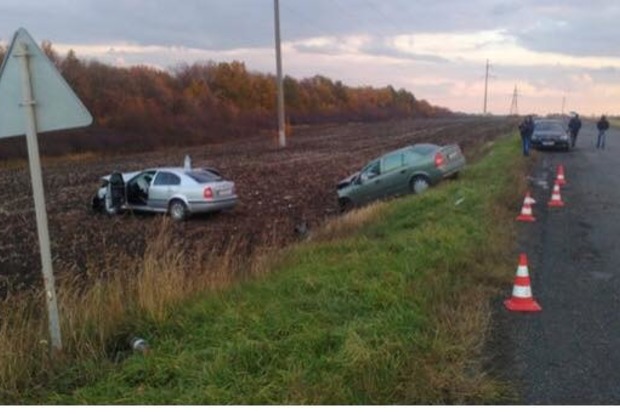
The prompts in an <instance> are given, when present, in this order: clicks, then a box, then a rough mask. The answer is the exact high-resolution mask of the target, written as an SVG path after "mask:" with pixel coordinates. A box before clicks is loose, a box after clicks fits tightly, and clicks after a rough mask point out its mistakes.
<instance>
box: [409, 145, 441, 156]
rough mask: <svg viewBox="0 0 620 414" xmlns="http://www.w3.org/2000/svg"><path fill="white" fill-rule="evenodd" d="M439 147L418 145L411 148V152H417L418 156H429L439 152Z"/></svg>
mask: <svg viewBox="0 0 620 414" xmlns="http://www.w3.org/2000/svg"><path fill="white" fill-rule="evenodd" d="M438 148H439V147H438V146H437V145H433V144H416V145H414V146H413V147H411V151H413V152H415V153H416V154H420V155H428V154H430V153H431V152H434V151H437V149H438Z"/></svg>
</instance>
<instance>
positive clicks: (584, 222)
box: [494, 123, 620, 405]
mask: <svg viewBox="0 0 620 414" xmlns="http://www.w3.org/2000/svg"><path fill="white" fill-rule="evenodd" d="M595 138H596V128H595V127H594V125H593V124H591V123H585V124H584V127H583V128H582V131H581V133H580V135H579V138H578V140H577V147H576V148H575V149H574V150H572V151H571V152H568V153H565V152H550V151H549V152H547V151H545V152H542V153H540V160H539V162H538V163H537V166H536V167H535V169H534V171H532V176H531V177H530V189H531V191H532V196H533V197H534V198H535V199H536V201H537V203H536V205H535V206H534V207H533V214H534V216H535V217H536V219H537V221H536V222H535V223H519V224H518V225H519V227H520V235H519V248H520V250H521V252H523V253H526V254H527V255H528V270H529V275H530V278H531V287H532V292H533V296H534V298H535V300H536V301H537V302H538V303H539V304H540V305H541V306H542V311H541V312H538V313H531V314H527V313H513V312H509V311H507V310H506V309H504V308H503V305H502V302H501V301H498V303H497V306H496V311H497V315H496V316H497V317H496V320H495V323H496V326H495V333H496V335H495V340H494V341H495V345H496V347H500V350H499V353H500V355H499V356H496V358H497V360H498V361H500V362H499V364H500V365H501V368H500V371H501V374H502V376H504V377H505V378H506V379H508V380H510V381H513V382H514V383H515V384H516V385H517V387H516V388H517V392H518V394H519V395H518V403H520V404H537V405H543V404H554V405H556V404H560V405H564V404H571V405H585V404H588V405H589V404H614V405H615V404H620V130H617V129H613V128H612V129H610V130H609V131H608V133H607V148H606V149H605V150H597V149H596V148H595V146H594V142H595ZM559 164H563V165H564V169H565V176H566V180H567V184H566V185H565V186H564V187H562V188H561V197H562V200H563V201H564V203H565V206H564V207H563V208H557V209H555V210H551V209H550V208H549V207H547V202H548V201H549V200H550V197H551V190H552V187H553V180H554V179H555V177H556V172H557V166H558V165H559ZM518 213H519V211H518V210H517V211H515V217H516V215H517V214H518ZM517 264H518V256H517V255H516V254H515V261H514V265H515V271H516V268H517ZM510 295H511V291H507V292H506V298H508V297H510ZM496 349H497V348H496Z"/></svg>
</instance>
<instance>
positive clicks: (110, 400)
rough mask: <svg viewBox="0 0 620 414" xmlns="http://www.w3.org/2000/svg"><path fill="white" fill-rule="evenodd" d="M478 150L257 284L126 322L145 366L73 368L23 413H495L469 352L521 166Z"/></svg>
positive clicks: (500, 393)
mask: <svg viewBox="0 0 620 414" xmlns="http://www.w3.org/2000/svg"><path fill="white" fill-rule="evenodd" d="M489 145H490V148H489V154H488V155H487V156H486V157H485V158H484V159H483V160H482V161H481V162H479V163H477V164H476V165H473V166H470V167H469V168H468V169H467V170H466V171H465V172H464V173H463V174H462V178H461V179H460V180H458V181H453V182H449V183H445V184H444V185H441V186H439V187H438V188H435V189H433V190H432V191H429V192H427V193H425V194H423V195H421V196H416V197H406V198H402V199H399V200H396V201H394V202H391V203H380V204H375V205H372V206H369V207H368V208H365V209H361V210H358V211H354V212H353V213H351V214H349V215H348V216H346V217H344V218H341V219H339V220H336V221H334V222H331V223H328V224H327V225H326V226H325V228H324V229H322V230H321V231H320V232H318V233H317V234H314V235H313V236H312V239H311V240H309V241H308V242H306V243H302V244H301V245H298V246H295V247H292V248H290V249H288V250H287V251H286V252H283V254H281V255H279V258H278V260H276V261H275V263H274V264H273V266H272V269H271V271H270V272H267V273H266V274H264V275H262V276H261V277H260V280H255V279H256V277H252V276H246V278H245V279H246V280H249V281H247V282H244V283H243V284H236V285H234V287H232V288H227V289H223V290H219V291H217V292H210V293H205V294H202V295H200V296H201V297H198V298H194V299H192V300H190V301H186V302H183V304H182V305H178V301H175V302H174V303H175V306H174V307H172V308H169V309H168V310H167V311H166V312H163V313H159V314H158V316H157V317H153V316H152V315H151V316H137V318H139V322H138V323H134V327H139V328H140V330H141V331H140V332H141V334H142V336H144V337H145V338H146V339H147V340H148V341H149V343H151V344H152V349H151V351H150V352H149V353H148V354H147V355H139V354H135V355H132V356H130V357H129V358H127V359H125V360H123V361H120V362H113V361H106V360H103V361H102V360H101V359H97V358H95V359H85V360H84V361H85V362H80V363H78V364H74V365H72V367H71V369H61V370H59V371H58V373H57V374H56V375H55V376H54V377H53V378H51V380H50V381H49V384H51V385H50V386H49V387H48V388H46V389H45V390H43V391H39V392H36V393H35V392H31V393H29V394H22V396H21V398H22V402H31V403H40V402H45V403H60V404H82V403H88V404H459V403H492V402H499V401H501V400H502V399H503V398H504V397H505V396H506V391H507V390H506V388H505V386H504V385H503V384H501V383H499V382H497V381H495V380H494V379H493V378H490V377H489V376H487V375H486V374H485V372H484V369H483V365H484V362H485V360H484V355H483V353H482V350H483V346H484V343H485V338H486V335H487V334H488V328H489V322H490V317H491V314H490V309H489V306H490V305H489V302H490V298H492V297H494V296H495V295H497V294H498V293H501V292H502V290H501V288H504V289H505V290H506V291H508V290H509V284H510V283H511V282H512V277H513V273H514V265H515V264H514V262H515V258H514V257H513V250H512V247H513V245H512V243H513V240H514V229H515V227H514V225H513V223H514V215H515V214H516V213H515V211H516V210H515V206H517V205H519V203H520V197H522V195H523V192H524V191H523V190H524V189H525V183H524V180H523V176H524V174H523V171H524V169H525V161H524V159H523V157H521V156H520V155H519V154H520V153H519V150H518V142H517V140H516V139H515V138H514V136H513V137H511V139H502V140H499V141H497V142H496V143H494V144H489ZM203 270H205V271H207V270H208V269H203ZM250 271H251V270H247V272H250ZM155 273H156V272H155ZM158 282H159V283H161V281H152V282H151V283H158ZM190 291H191V289H190ZM186 293H187V292H186Z"/></svg>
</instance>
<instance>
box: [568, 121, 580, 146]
mask: <svg viewBox="0 0 620 414" xmlns="http://www.w3.org/2000/svg"><path fill="white" fill-rule="evenodd" d="M580 129H581V119H579V114H575V116H573V117H572V118H571V119H570V121H568V131H569V132H570V146H571V147H572V148H575V143H576V142H577V135H579V130H580Z"/></svg>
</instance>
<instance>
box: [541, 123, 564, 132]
mask: <svg viewBox="0 0 620 414" xmlns="http://www.w3.org/2000/svg"><path fill="white" fill-rule="evenodd" d="M535 129H536V130H537V131H563V130H564V127H562V124H559V123H556V122H540V123H538V124H536V127H535Z"/></svg>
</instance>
